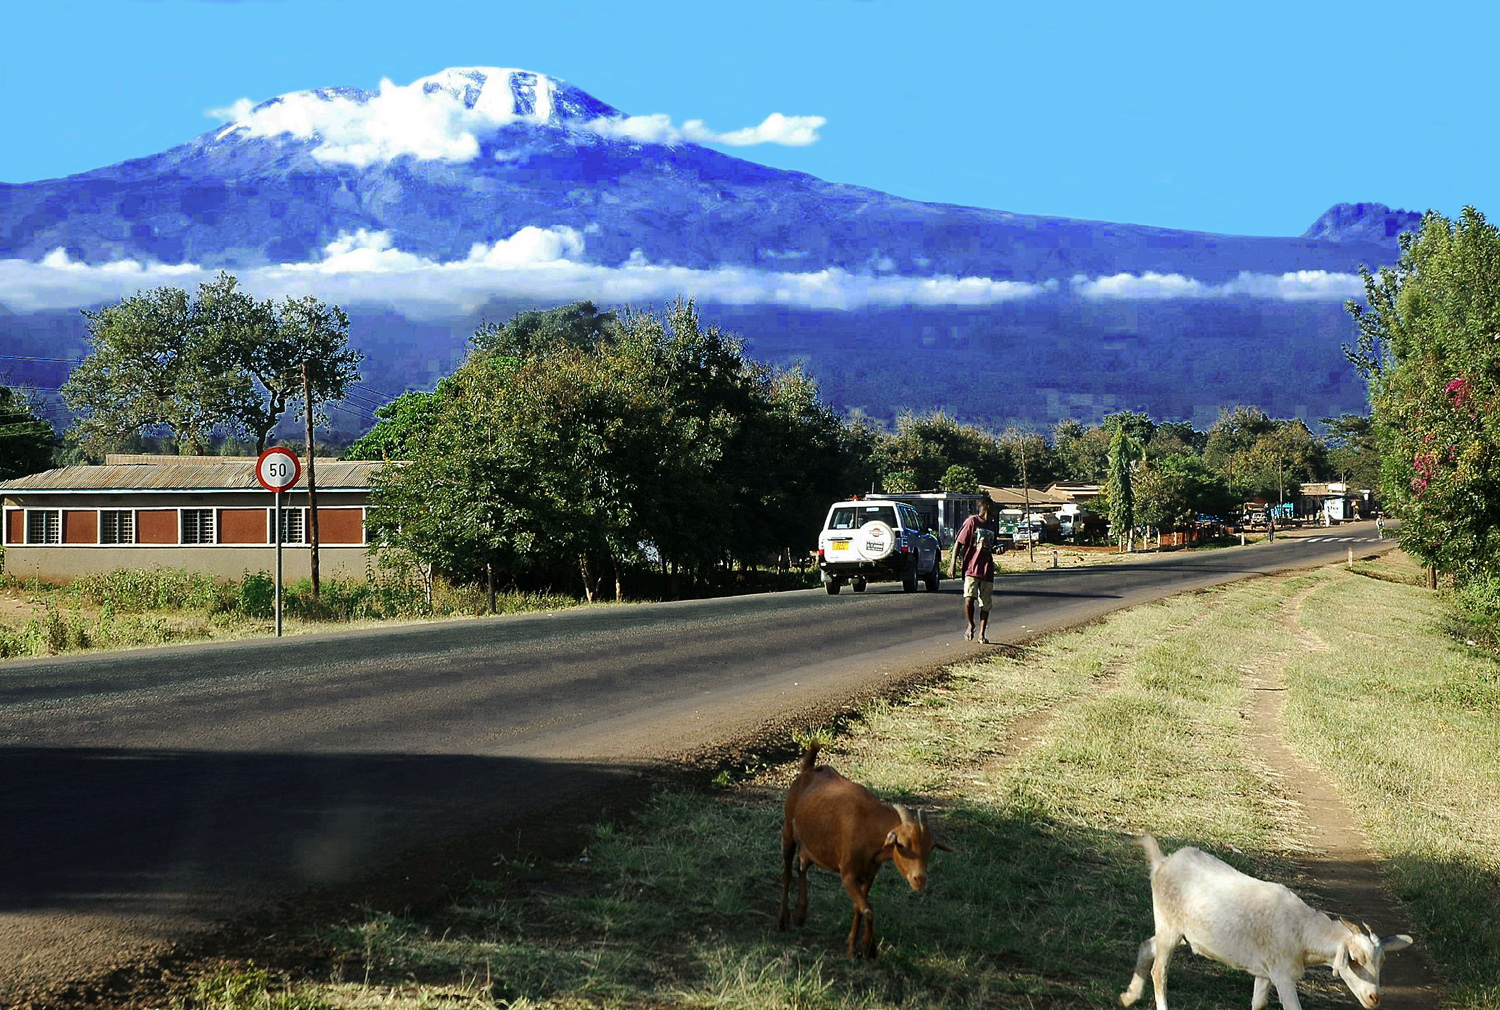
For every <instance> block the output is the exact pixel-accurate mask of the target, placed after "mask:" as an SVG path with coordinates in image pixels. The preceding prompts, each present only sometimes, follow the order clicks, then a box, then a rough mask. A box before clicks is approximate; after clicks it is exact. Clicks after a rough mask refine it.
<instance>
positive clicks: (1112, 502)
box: [1105, 425, 1140, 549]
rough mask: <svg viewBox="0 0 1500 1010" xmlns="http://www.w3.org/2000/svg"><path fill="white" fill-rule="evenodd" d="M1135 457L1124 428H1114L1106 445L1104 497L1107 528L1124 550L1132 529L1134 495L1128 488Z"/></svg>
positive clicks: (1133, 521)
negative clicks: (1107, 457)
mask: <svg viewBox="0 0 1500 1010" xmlns="http://www.w3.org/2000/svg"><path fill="white" fill-rule="evenodd" d="M1139 454H1140V452H1139V447H1138V446H1136V444H1135V443H1134V442H1133V441H1132V440H1131V439H1130V437H1129V436H1128V435H1126V434H1125V426H1124V425H1116V426H1115V429H1114V434H1113V435H1112V436H1111V437H1110V441H1109V474H1108V477H1107V480H1106V483H1105V497H1106V498H1107V500H1108V502H1109V525H1110V528H1111V529H1112V530H1113V531H1114V534H1115V536H1116V537H1120V538H1122V540H1123V541H1124V543H1125V544H1126V545H1127V549H1128V545H1129V544H1130V540H1131V536H1132V531H1133V530H1134V529H1135V495H1134V492H1133V489H1132V488H1131V486H1130V478H1131V474H1130V470H1131V464H1132V463H1133V462H1134V460H1135V459H1136V458H1137V457H1138V456H1139Z"/></svg>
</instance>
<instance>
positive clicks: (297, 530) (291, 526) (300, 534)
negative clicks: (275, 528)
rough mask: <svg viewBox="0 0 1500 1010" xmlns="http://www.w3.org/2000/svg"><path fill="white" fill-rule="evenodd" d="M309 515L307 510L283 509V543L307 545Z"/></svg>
mask: <svg viewBox="0 0 1500 1010" xmlns="http://www.w3.org/2000/svg"><path fill="white" fill-rule="evenodd" d="M306 515H307V510H306V509H282V510H281V542H282V543H284V544H305V543H307V537H306V534H305V530H306V522H305V517H306Z"/></svg>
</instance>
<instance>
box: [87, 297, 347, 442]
mask: <svg viewBox="0 0 1500 1010" xmlns="http://www.w3.org/2000/svg"><path fill="white" fill-rule="evenodd" d="M84 315H85V316H86V317H87V318H88V320H89V323H88V329H89V342H90V352H89V355H88V357H86V358H85V359H84V360H83V361H81V362H80V363H79V364H78V366H77V367H76V368H74V369H73V372H72V374H71V375H69V376H68V381H67V382H65V383H64V384H63V387H62V394H63V399H64V400H65V401H66V402H67V404H68V406H69V407H70V408H72V410H73V411H74V413H75V414H76V415H78V420H77V422H76V423H75V425H74V427H73V429H72V434H73V435H74V437H75V438H76V439H77V440H78V441H79V443H80V444H81V445H82V446H84V447H85V449H87V450H88V451H89V452H92V453H94V454H98V453H99V452H102V451H104V450H106V449H109V448H112V447H114V446H117V445H119V444H121V443H122V442H123V441H125V440H127V439H128V438H130V437H131V436H133V435H135V436H149V435H153V434H158V433H162V432H165V433H167V434H169V435H170V437H171V438H172V439H173V441H174V442H175V443H176V446H177V450H178V451H179V452H182V453H187V454H197V453H201V452H204V451H205V450H207V448H208V447H209V445H210V442H211V440H212V439H213V437H214V436H215V435H232V434H242V435H244V436H245V437H246V438H248V439H252V440H254V442H255V448H256V452H259V451H260V450H262V449H264V448H265V446H266V442H267V440H268V438H269V436H270V433H271V431H272V430H274V429H275V427H276V425H277V424H278V423H279V422H280V420H281V417H282V415H283V414H284V413H285V412H286V409H287V407H288V406H289V405H291V404H297V405H299V406H301V404H302V397H301V395H300V394H301V392H302V365H303V362H307V364H308V373H309V378H310V380H311V386H312V392H313V397H314V404H315V405H314V421H315V423H322V422H323V421H324V420H326V419H325V418H324V417H323V416H322V413H321V411H320V410H319V409H318V407H317V404H320V403H327V402H329V401H333V400H339V399H342V398H343V396H344V393H345V391H346V390H347V388H348V385H349V384H350V383H351V382H356V381H358V379H359V362H360V360H361V358H362V357H363V355H361V354H360V353H359V352H358V351H355V350H353V349H351V348H350V347H349V345H348V344H349V318H348V316H347V315H345V314H344V311H343V309H341V308H339V307H338V306H327V305H325V304H323V302H321V301H319V300H318V299H317V298H315V297H313V296H311V295H309V296H306V297H304V298H296V299H294V298H287V299H285V300H284V301H283V302H282V304H281V305H280V306H276V305H273V304H272V303H271V302H269V301H257V300H256V299H254V298H251V297H250V296H249V295H247V294H246V293H245V292H243V291H241V290H239V287H238V282H237V281H236V280H235V278H234V277H233V276H232V275H230V274H227V273H220V274H218V276H216V277H215V278H214V279H213V280H212V281H205V282H204V283H203V284H200V285H199V287H198V294H197V297H196V298H189V296H188V294H187V292H185V291H182V290H181V289H179V288H167V287H164V288H156V289H154V290H151V291H147V292H143V293H140V294H136V295H134V296H132V297H130V298H127V299H125V300H123V301H122V302H121V303H120V304H119V305H115V306H110V307H108V308H105V309H101V310H100V311H98V312H94V313H90V312H85V313H84Z"/></svg>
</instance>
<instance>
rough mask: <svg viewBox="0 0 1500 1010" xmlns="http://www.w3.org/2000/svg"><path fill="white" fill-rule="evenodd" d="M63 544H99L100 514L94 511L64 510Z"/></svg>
mask: <svg viewBox="0 0 1500 1010" xmlns="http://www.w3.org/2000/svg"><path fill="white" fill-rule="evenodd" d="M62 542H63V543H65V544H97V543H98V542H99V513H98V512H96V511H94V510H93V509H63V514H62Z"/></svg>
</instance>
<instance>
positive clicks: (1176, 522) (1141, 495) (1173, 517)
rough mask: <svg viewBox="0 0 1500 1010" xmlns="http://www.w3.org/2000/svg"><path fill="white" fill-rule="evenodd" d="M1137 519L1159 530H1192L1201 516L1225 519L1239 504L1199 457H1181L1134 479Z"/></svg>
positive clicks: (1166, 460) (1145, 470)
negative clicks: (1223, 517)
mask: <svg viewBox="0 0 1500 1010" xmlns="http://www.w3.org/2000/svg"><path fill="white" fill-rule="evenodd" d="M1131 492H1132V497H1133V499H1134V504H1135V518H1136V519H1137V520H1138V521H1139V522H1141V523H1144V524H1145V525H1147V526H1155V527H1156V528H1157V529H1165V530H1184V529H1191V528H1192V527H1193V525H1194V524H1195V523H1196V522H1197V519H1198V517H1199V516H1200V515H1210V516H1220V517H1222V516H1225V515H1227V514H1228V513H1229V511H1230V510H1231V509H1232V508H1233V507H1234V505H1235V504H1236V502H1235V499H1234V497H1233V496H1232V495H1231V494H1230V493H1229V485H1228V484H1227V483H1226V482H1225V481H1224V478H1223V477H1222V476H1220V475H1219V474H1216V473H1214V472H1213V471H1212V470H1211V469H1209V467H1208V466H1207V464H1205V463H1204V462H1203V461H1202V460H1201V459H1199V458H1198V457H1197V456H1191V455H1187V454H1185V453H1179V454H1177V455H1173V456H1167V457H1166V458H1164V459H1161V460H1158V461H1157V462H1156V463H1155V464H1154V465H1151V466H1146V467H1142V468H1141V469H1140V470H1138V471H1136V472H1135V473H1134V474H1132V476H1131Z"/></svg>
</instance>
